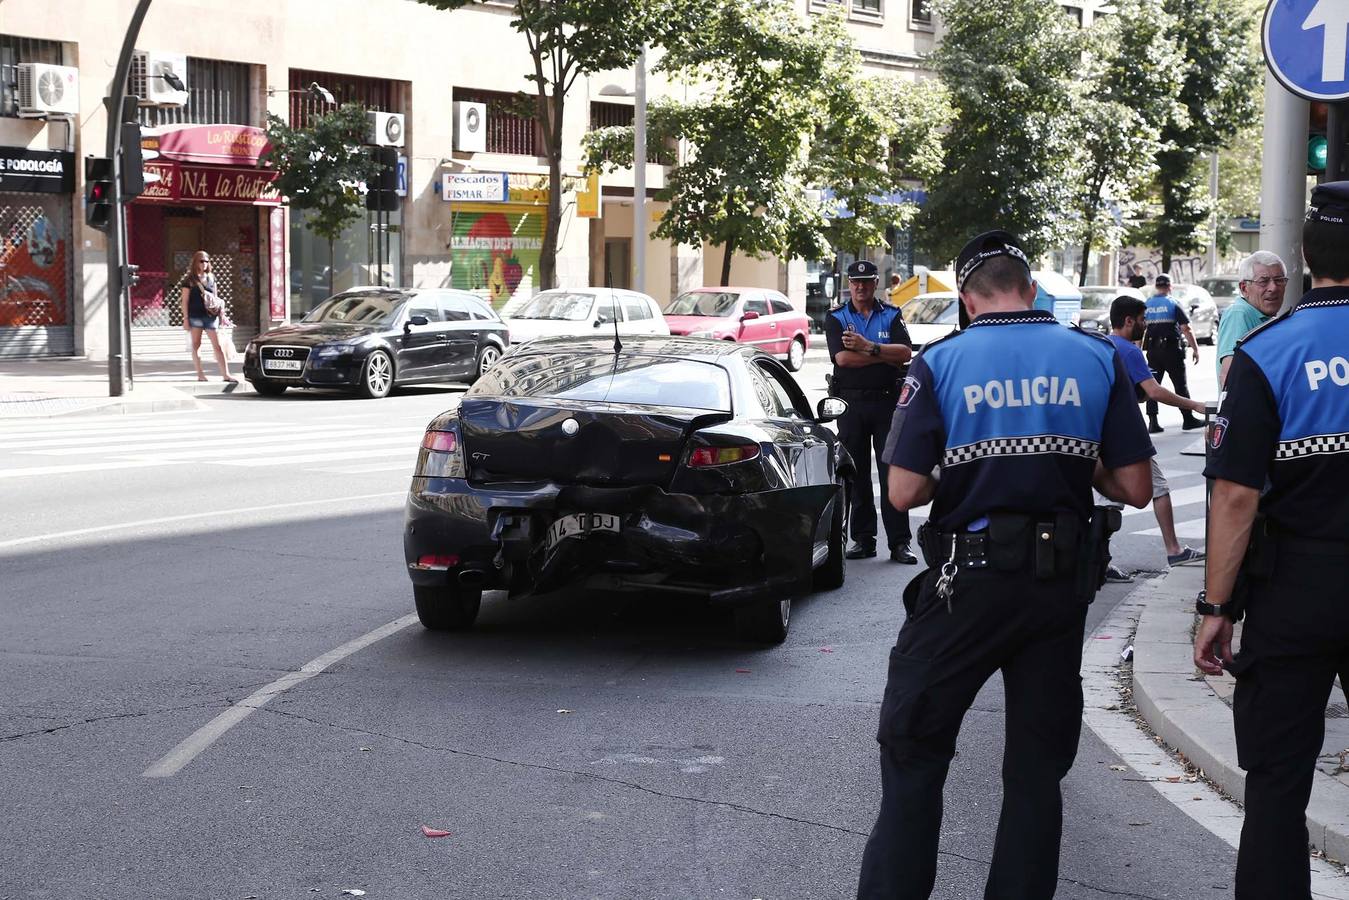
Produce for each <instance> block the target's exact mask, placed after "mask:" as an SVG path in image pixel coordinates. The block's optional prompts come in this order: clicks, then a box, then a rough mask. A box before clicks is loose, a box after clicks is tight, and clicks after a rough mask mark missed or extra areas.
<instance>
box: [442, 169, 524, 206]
mask: <svg viewBox="0 0 1349 900" xmlns="http://www.w3.org/2000/svg"><path fill="white" fill-rule="evenodd" d="M440 196H441V199H443V200H447V201H449V202H451V203H505V202H506V201H507V200H510V199H511V190H510V178H509V177H508V176H507V175H506V173H505V172H477V173H473V174H467V173H464V172H445V173H444V174H443V175H441V188H440Z"/></svg>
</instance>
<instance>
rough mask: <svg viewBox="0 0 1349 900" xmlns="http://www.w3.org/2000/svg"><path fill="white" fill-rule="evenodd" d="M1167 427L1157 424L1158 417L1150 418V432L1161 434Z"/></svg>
mask: <svg viewBox="0 0 1349 900" xmlns="http://www.w3.org/2000/svg"><path fill="white" fill-rule="evenodd" d="M1165 430H1166V429H1165V428H1163V427H1162V426H1161V425H1159V424H1157V419H1156V417H1153V418H1150V419H1148V434H1161V433H1162V432H1163V431H1165Z"/></svg>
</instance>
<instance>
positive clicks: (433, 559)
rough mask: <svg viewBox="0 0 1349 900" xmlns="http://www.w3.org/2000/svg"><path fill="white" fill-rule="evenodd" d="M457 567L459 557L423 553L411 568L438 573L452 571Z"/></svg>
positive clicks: (450, 554) (451, 554)
mask: <svg viewBox="0 0 1349 900" xmlns="http://www.w3.org/2000/svg"><path fill="white" fill-rule="evenodd" d="M457 565H459V557H457V556H455V555H454V554H453V553H449V554H442V553H423V554H422V555H421V556H419V557H417V562H416V563H414V564H413V565H412V568H414V569H425V570H429V571H433V572H439V571H444V570H446V569H453V568H454V567H455V566H457Z"/></svg>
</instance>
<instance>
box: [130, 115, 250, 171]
mask: <svg viewBox="0 0 1349 900" xmlns="http://www.w3.org/2000/svg"><path fill="white" fill-rule="evenodd" d="M141 147H142V148H143V149H145V150H154V151H155V152H157V153H158V154H159V155H160V156H162V157H164V158H165V159H172V160H177V161H178V162H187V163H205V164H207V165H235V166H255V165H257V164H258V160H260V159H261V158H262V155H263V154H264V153H266V152H267V150H268V149H270V147H271V143H270V142H269V141H268V140H267V132H265V131H263V130H262V129H261V128H254V127H253V126H251V125H164V126H161V127H159V128H153V129H146V130H145V131H144V132H142V137H141Z"/></svg>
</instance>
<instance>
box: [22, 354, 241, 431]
mask: <svg viewBox="0 0 1349 900" xmlns="http://www.w3.org/2000/svg"><path fill="white" fill-rule="evenodd" d="M206 356H207V357H209V354H206ZM202 364H203V366H208V365H209V368H208V369H207V371H208V372H210V371H214V369H215V360H214V359H207V358H204V359H203V360H202ZM239 367H240V365H239V362H238V361H237V360H236V361H232V362H231V374H232V375H233V376H234V377H235V378H238V379H239V383H238V384H237V385H235V384H229V383H227V382H224V381H222V380H221V379H220V376H219V374H215V375H213V377H211V378H210V379H209V380H207V381H198V380H197V375H196V373H195V372H194V371H193V369H192V360H191V359H190V358H189V357H188V355H187V354H186V353H183V354H182V355H181V356H175V357H169V358H163V359H136V360H134V362H133V368H134V380H133V381H132V382H131V383H129V384H127V385H126V390H125V392H124V393H123V394H122V396H120V397H111V396H109V395H108V363H107V361H106V360H95V359H88V358H84V357H70V358H61V359H22V360H6V361H0V419H25V418H42V417H49V416H67V415H76V414H88V413H99V414H105V415H106V414H123V415H125V414H133V413H148V412H162V411H164V410H182V409H197V408H198V407H199V404H198V402H197V400H196V396H197V395H199V394H220V393H230V392H235V391H246V390H249V389H250V388H249V387H248V383H247V382H246V381H244V380H243V377H242V376H241V375H240V373H239Z"/></svg>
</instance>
